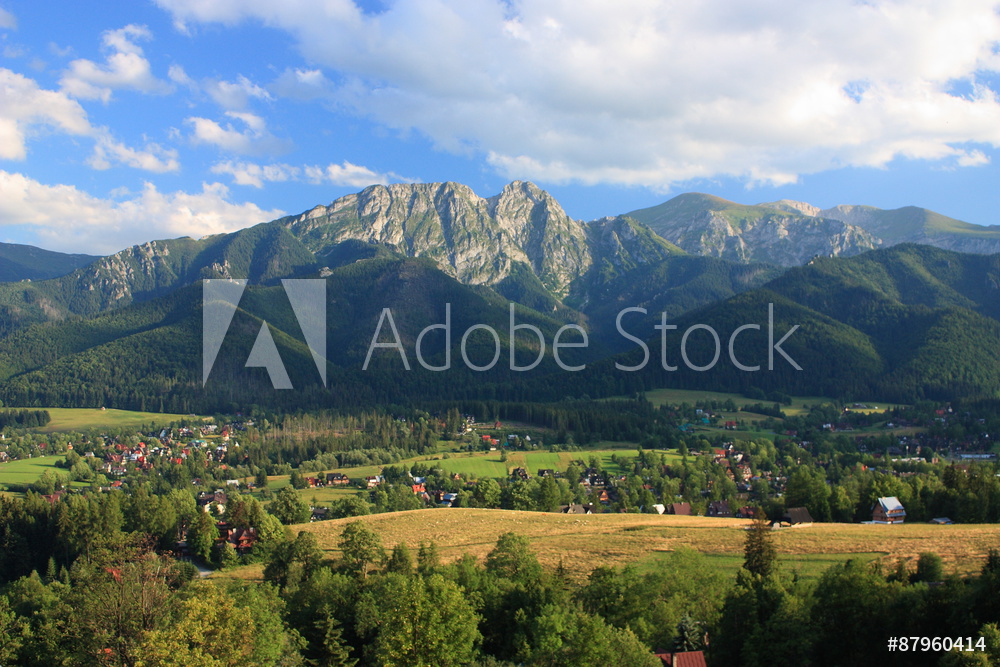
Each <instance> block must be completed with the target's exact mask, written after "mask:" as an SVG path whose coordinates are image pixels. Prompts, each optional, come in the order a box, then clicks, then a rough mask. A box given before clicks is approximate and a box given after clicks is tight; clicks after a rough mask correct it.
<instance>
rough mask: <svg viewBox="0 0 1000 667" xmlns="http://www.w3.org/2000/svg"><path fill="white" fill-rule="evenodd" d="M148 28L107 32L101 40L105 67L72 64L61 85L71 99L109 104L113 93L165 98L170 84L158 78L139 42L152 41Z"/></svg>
mask: <svg viewBox="0 0 1000 667" xmlns="http://www.w3.org/2000/svg"><path fill="white" fill-rule="evenodd" d="M152 36H153V35H152V33H150V31H149V29H148V28H146V27H145V26H140V25H127V26H125V27H124V28H120V29H118V30H108V31H107V32H105V33H104V34H103V35H102V37H101V43H102V47H103V49H104V50H105V51H107V52H108V55H107V58H106V61H105V62H104V63H96V62H94V61H92V60H87V59H85V58H80V59H78V60H74V61H72V62H71V63H70V64H69V67H68V69H67V70H66V71H65V72H63V75H62V79H61V81H60V84H61V85H62V89H63V90H64V91H66V92H67V93H68V94H69V95H72V96H73V97H76V98H79V99H99V100H101V101H103V102H108V101H109V100H110V99H111V94H112V91H114V90H118V89H130V90H138V91H140V92H143V93H151V94H165V93H169V92H170V91H171V90H172V89H171V86H170V84H168V83H167V82H165V81H161V80H160V79H158V78H156V77H155V76H154V75H153V73H152V70H151V68H150V64H149V61H148V60H147V59H146V57H145V56H144V55H143V51H142V48H140V47H139V45H138V44H137V43H136V42H138V41H139V40H148V39H152Z"/></svg>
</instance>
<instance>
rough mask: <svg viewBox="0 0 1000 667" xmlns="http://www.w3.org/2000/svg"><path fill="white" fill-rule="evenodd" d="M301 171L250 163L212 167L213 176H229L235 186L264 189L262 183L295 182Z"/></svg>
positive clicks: (225, 163)
mask: <svg viewBox="0 0 1000 667" xmlns="http://www.w3.org/2000/svg"><path fill="white" fill-rule="evenodd" d="M301 171H302V170H301V169H299V168H298V167H293V166H291V165H287V164H264V165H262V164H254V163H252V162H233V161H226V162H219V163H218V164H215V165H213V166H212V173H213V174H229V175H230V176H232V177H233V182H234V183H236V184H237V185H250V186H253V187H255V188H262V187H264V183H275V182H284V181H293V180H296V179H297V178H298V176H299V174H300V173H301Z"/></svg>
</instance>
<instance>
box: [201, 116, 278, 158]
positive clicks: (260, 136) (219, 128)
mask: <svg viewBox="0 0 1000 667" xmlns="http://www.w3.org/2000/svg"><path fill="white" fill-rule="evenodd" d="M226 116H227V117H229V118H231V119H233V120H235V121H238V123H237V125H236V126H234V125H233V123H228V122H227V123H226V124H225V125H222V124H220V123H218V122H216V121H214V120H212V119H210V118H202V117H199V116H193V117H191V118H188V119H187V120H186V121H185V122H186V123H188V124H189V125H191V126H192V127H193V133H192V135H191V140H192V141H194V143H196V144H208V145H211V146H215V147H217V148H219V149H221V150H223V151H226V152H229V153H236V154H238V155H257V154H273V153H280V152H283V151H285V150H287V149H288V148H289V144H288V142H286V141H283V140H281V139H278V138H277V137H275V136H274V135H273V134H271V133H270V132H269V131H268V129H267V123H266V122H265V121H264V119H263V118H261V117H260V116H258V115H256V114H252V113H249V112H245V111H227V112H226Z"/></svg>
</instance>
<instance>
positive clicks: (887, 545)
mask: <svg viewBox="0 0 1000 667" xmlns="http://www.w3.org/2000/svg"><path fill="white" fill-rule="evenodd" d="M351 520H352V519H339V520H335V521H322V522H317V523H311V524H304V525H301V526H294V527H293V530H294V531H299V530H305V531H308V532H311V533H314V534H315V535H316V537H317V538H318V540H319V543H320V545H321V546H322V548H323V549H324V551H325V552H326V553H327V555H328V557H337V556H339V551H338V549H337V541H338V539H339V537H340V533H341V531H342V530H343V526H344V524H345V523H347V522H348V521H351ZM353 520H357V519H353ZM360 520H363V521H365V522H366V523H368V524H369V525H370V526H371V528H372V529H373V530H375V531H376V532H378V533H379V535H381V537H382V541H383V543H384V544H385V545H386V546H387V547H392V546H393V545H395V544H397V543H399V542H405V543H406V544H407V545H408V546H409V547H411V548H413V549H416V548H417V547H418V546H419V544H420V542H421V541H424V542H429V541H432V540H433V541H435V542H437V544H438V547H439V550H440V552H441V557H442V560H443V561H445V562H447V561H450V560H453V559H455V558H458V557H459V556H461V555H462V554H463V553H470V554H472V555H473V556H475V557H476V558H479V559H482V558H484V557H485V556H486V554H487V553H488V552H489V551H490V550H491V549H492V548H493V547H494V545H495V544H496V540H497V537H499V535H501V534H502V533H506V532H509V531H513V532H517V533H521V534H523V535H526V536H528V537H529V538H530V539H531V542H532V545H533V547H534V550H535V553H536V554H537V555H538V558H539V560H540V561H541V562H542V563H543V564H544V565H547V566H550V567H555V566H557V565H558V564H559V562H560V561H562V563H563V566H564V567H565V568H566V569H567V570H569V571H570V572H571V573H572V574H573V575H574V576H576V577H581V578H582V577H584V576H586V575H587V574H589V573H590V571H591V570H593V569H594V567H596V566H598V565H618V566H620V565H625V564H627V563H636V564H638V566H639V567H641V568H648V567H656V563H657V562H658V560H659V559H662V558H663V557H664V555H665V554H667V553H669V552H671V551H675V550H677V549H680V548H690V549H694V550H695V551H698V552H701V553H703V554H705V555H707V556H709V557H710V562H712V563H714V564H715V565H716V566H718V567H719V568H721V569H724V570H726V571H733V572H735V570H736V569H738V568H739V567H740V565H741V564H742V558H743V544H744V535H745V532H744V530H743V529H744V527H745V526H746V525H747V524H748V523H749V522H748V521H746V520H743V519H716V518H708V517H687V516H658V515H647V514H597V515H565V514H557V513H542V512H516V511H511V510H484V509H427V510H413V511H409V512H395V513H389V514H375V515H371V516H366V517H361V519H360ZM774 541H775V546H776V547H777V549H778V553H779V558H780V560H781V562H782V563H783V565H784V566H785V567H786V568H787V569H789V570H790V571H798V572H799V573H800V576H803V577H806V578H812V577H815V576H818V575H819V574H820V573H822V571H823V570H825V569H826V568H827V567H829V566H830V565H831V564H833V563H837V562H844V561H846V560H848V559H850V558H860V559H862V560H865V561H871V560H875V559H881V560H882V561H883V562H884V563H885V564H886V565H887V566H888V567H892V566H894V565H895V563H896V561H897V560H898V559H905V560H907V561H914V562H915V560H916V559H917V557H918V556H919V554H920V553H921V552H924V551H933V552H935V553H937V554H938V555H940V556H941V557H942V559H943V560H944V562H945V569H946V571H954V572H959V573H969V572H974V571H978V570H979V569H980V568H981V566H982V564H983V562H984V560H985V558H986V554H987V552H988V551H989V549H991V548H997V547H1000V525H992V524H990V525H972V524H965V525H952V526H936V525H931V524H903V525H896V526H888V525H863V524H819V523H817V524H813V525H812V526H806V527H802V528H790V529H784V530H780V531H777V532H775V533H774ZM911 567H912V563H911Z"/></svg>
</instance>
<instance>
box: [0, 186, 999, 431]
mask: <svg viewBox="0 0 1000 667" xmlns="http://www.w3.org/2000/svg"><path fill="white" fill-rule="evenodd" d="M915 243H921V244H923V245H915ZM930 245H936V246H938V248H932V247H928V246H930ZM26 248H27V247H24V246H3V247H0V277H2V278H5V279H6V282H3V283H0V382H2V386H0V398H2V399H3V400H4V401H5V402H7V403H8V404H22V405H115V406H117V407H142V408H146V409H170V410H176V411H184V412H188V411H192V410H194V409H221V408H222V407H226V408H237V407H240V406H243V405H246V404H248V403H251V402H263V403H265V404H269V405H275V404H278V403H281V404H290V405H300V404H303V403H306V404H308V403H309V402H314V403H319V404H327V405H329V404H331V403H334V404H336V403H338V402H339V403H345V402H350V403H358V404H374V403H386V402H402V401H406V400H413V399H414V397H420V398H421V399H422V400H433V399H443V398H449V399H454V398H463V399H476V400H484V399H498V398H500V399H508V400H529V399H530V400H552V399H557V398H564V397H566V396H581V395H590V396H597V395H611V394H620V393H629V392H633V391H641V390H644V389H648V388H651V387H654V386H691V387H699V388H714V389H726V390H734V391H744V392H748V391H754V392H759V391H763V392H771V393H798V394H808V395H827V396H837V397H855V398H872V397H876V398H880V399H882V400H885V399H886V398H893V399H896V400H915V399H919V398H935V399H941V398H948V397H952V396H968V395H996V394H997V392H998V391H1000V350H998V348H997V345H996V340H997V338H998V336H1000V298H998V297H1000V255H996V254H987V253H997V252H1000V227H977V226H974V225H969V224H967V223H962V222H960V221H957V220H953V219H950V218H946V217H944V216H941V215H939V214H936V213H933V212H931V211H926V210H924V209H917V208H912V207H911V208H904V209H897V210H894V211H883V210H880V209H874V208H870V207H858V206H840V207H835V208H833V209H826V210H819V209H816V208H815V207H811V206H810V205H808V204H804V203H801V202H790V201H781V202H772V203H767V204H760V205H756V206H743V205H739V204H735V203H733V202H728V201H726V200H722V199H719V198H716V197H711V196H709V195H701V194H693V193H692V194H685V195H680V196H678V197H675V198H674V199H671V200H670V201H668V202H666V203H664V204H661V205H659V206H656V207H652V208H648V209H641V210H637V211H632V212H631V213H628V214H625V215H618V216H611V217H607V218H603V219H600V220H596V221H593V222H589V223H584V222H580V221H577V220H574V219H572V218H571V217H569V216H568V215H567V214H566V213H565V211H564V210H563V209H562V207H561V206H560V205H559V203H558V202H557V201H556V200H555V199H554V198H553V197H552V196H551V195H549V194H548V193H546V192H545V191H543V190H541V189H539V188H538V187H537V186H535V185H533V184H531V183H525V182H514V183H511V184H509V185H508V186H506V187H505V188H504V189H503V191H502V192H501V193H499V194H498V195H496V196H494V197H490V198H481V197H479V196H477V195H476V194H475V193H474V192H473V191H472V190H471V189H470V188H468V187H466V186H464V185H461V184H456V183H437V184H408V185H404V184H396V185H389V186H372V187H369V188H366V189H365V190H363V191H361V192H359V193H356V194H353V195H348V196H346V197H342V198H340V199H338V200H336V201H334V202H332V203H331V204H330V205H328V206H317V207H315V208H313V209H310V210H309V211H306V212H304V213H302V214H299V215H295V216H288V217H285V218H281V219H278V220H275V221H271V222H268V223H262V224H259V225H256V226H253V227H249V228H246V229H243V230H239V231H237V232H234V233H231V234H220V235H216V236H211V237H206V238H203V239H198V240H195V239H190V238H182V239H172V240H156V241H150V242H147V243H144V244H142V245H138V246H133V247H131V248H127V249H125V250H123V251H121V252H119V253H116V254H114V255H111V256H108V257H103V258H96V259H95V258H90V257H86V256H79V255H60V254H58V253H49V254H48V255H45V258H44V259H43V260H41V261H37V262H33V261H30V260H24V259H23V258H25V257H29V256H30V253H31V252H37V253H45V252H46V251H40V250H38V249H30V250H27V249H26ZM941 248H945V249H941ZM955 249H958V250H961V251H963V252H955V251H954V250H955ZM973 252H975V253H981V254H970V253H973ZM8 258H10V262H9V263H6V264H5V263H4V262H5V261H6V260H7V259H8ZM36 264H41V265H44V266H45V267H47V268H46V270H47V271H48V272H49V273H48V274H45V273H41V274H39V273H37V268H34V266H33V265H36ZM8 269H9V270H8ZM29 270H34V271H36V273H34V274H32V275H27V272H28V271H29ZM59 274H61V275H59ZM319 277H321V278H325V279H326V281H327V299H328V303H327V313H328V318H327V319H328V321H327V333H328V349H327V355H326V356H327V362H328V365H329V373H328V375H329V376H330V378H331V385H335V386H337V387H338V388H339V391H336V392H331V391H330V390H327V389H324V388H322V387H321V386H319V382H318V374H317V372H316V369H315V367H314V366H313V362H312V358H311V355H310V353H309V350H308V349H307V348H306V346H305V343H304V340H303V336H302V332H301V331H300V330H299V326H298V323H297V320H296V318H295V316H294V314H293V313H292V309H291V308H290V306H289V302H288V300H287V298H286V297H285V296H284V292H283V290H282V288H281V280H282V279H285V278H319ZM204 278H246V279H248V282H249V284H250V288H249V289H248V290H247V291H246V293H245V295H244V297H243V300H242V301H241V303H240V308H239V310H238V312H237V316H236V317H235V318H234V320H233V324H232V326H231V327H230V330H229V334H228V335H227V337H226V342H225V344H224V345H223V349H222V352H221V353H220V355H219V361H218V363H217V364H216V367H215V368H214V369H213V371H212V373H213V375H212V379H211V380H210V382H209V384H208V385H207V386H206V387H204V388H203V387H202V386H201V383H200V369H201V365H200V352H201V310H200V305H201V304H200V299H201V288H200V285H199V282H200V281H201V280H202V279H204ZM15 280H16V281H17V282H14V281H15ZM510 302H513V303H516V304H518V306H517V314H516V317H517V321H518V322H519V323H528V324H531V325H532V326H535V327H537V328H538V331H539V332H541V334H542V335H543V336H544V338H545V340H546V341H548V342H549V347H548V348H547V350H546V354H545V355H544V357H543V362H542V363H541V364H540V365H539V366H538V368H537V369H536V370H535V371H533V372H532V373H518V372H515V371H511V370H509V369H508V368H506V366H507V364H506V361H505V362H504V363H501V364H498V366H497V367H496V368H494V369H493V370H492V371H490V372H488V373H477V372H474V371H471V370H470V369H469V368H468V367H464V368H462V367H459V368H456V370H455V372H453V373H450V374H446V375H440V374H435V373H433V372H424V371H423V369H421V368H417V369H415V372H413V373H401V372H400V363H399V361H400V360H399V359H398V358H397V357H396V356H394V355H396V353H395V352H380V353H379V354H377V355H376V359H375V361H374V363H373V364H372V367H371V368H370V369H369V370H368V371H361V370H360V367H361V366H362V364H363V362H364V361H365V358H366V356H367V353H368V352H370V344H371V342H372V335H373V333H374V331H375V328H376V324H377V322H378V320H379V317H380V314H381V313H383V309H384V308H390V309H392V313H393V316H394V321H395V322H394V323H395V324H396V325H398V329H399V336H400V339H401V342H402V344H403V348H404V350H410V351H411V354H412V353H413V350H414V345H415V343H416V340H417V336H418V334H419V333H420V331H421V330H422V329H423V328H424V327H427V326H429V325H432V324H440V323H442V322H444V321H445V306H444V304H446V303H447V304H451V306H450V313H451V317H452V325H453V329H454V333H453V335H452V336H451V340H450V343H451V353H452V354H451V356H452V358H456V357H457V356H458V354H459V353H460V352H461V349H459V348H460V347H463V348H464V347H467V348H468V350H467V351H468V352H469V354H470V355H471V356H472V357H473V358H475V359H480V360H481V359H486V360H488V359H489V358H490V356H491V350H492V349H493V343H492V342H491V341H490V340H489V339H488V338H487V337H484V336H472V337H470V338H469V339H468V341H464V342H462V343H461V345H460V343H459V340H460V339H462V332H464V331H466V330H467V329H468V328H469V327H471V326H473V325H475V324H487V325H489V326H491V327H493V328H494V329H495V330H496V331H497V332H498V338H499V339H500V342H501V349H502V350H503V351H504V353H503V357H504V359H506V354H507V353H506V350H507V346H508V343H510V340H509V336H508V332H507V329H508V325H509V321H508V320H509V317H510V315H509V313H508V309H507V308H508V303H510ZM768 304H774V306H773V308H774V313H775V315H774V318H775V322H776V323H777V324H779V325H781V326H784V327H785V329H786V330H787V329H789V328H791V327H792V326H794V325H795V324H798V326H799V330H798V333H797V334H795V336H793V337H791V338H790V339H789V341H788V343H787V344H786V345H785V349H786V350H788V353H789V354H790V355H791V356H792V357H793V358H795V359H796V360H800V361H799V363H800V364H802V366H803V368H807V369H808V371H807V372H799V371H795V370H794V368H792V366H790V365H788V364H785V365H781V364H780V363H779V365H778V366H779V367H778V368H777V369H776V370H774V371H772V372H768V373H747V372H744V371H740V370H739V369H737V368H736V367H735V366H733V365H732V364H725V363H724V364H721V365H719V366H718V367H717V368H713V369H712V371H709V372H696V371H690V370H687V369H682V370H680V371H679V372H666V371H662V370H658V369H659V364H658V363H657V361H658V356H659V349H658V348H659V344H660V339H659V338H658V337H657V336H654V334H656V330H654V329H653V326H654V325H655V324H657V323H658V322H660V318H661V317H667V318H669V319H670V321H671V322H673V323H676V324H677V325H678V326H680V327H681V328H680V331H682V332H683V331H684V330H685V327H689V326H692V325H695V324H709V325H711V326H713V327H715V328H716V330H717V331H719V332H720V334H722V335H723V336H725V335H726V333H725V332H731V331H733V330H734V329H735V328H736V327H738V326H740V324H742V323H758V324H766V323H767V314H768ZM629 307H636V308H643V309H645V310H646V313H644V314H643V313H641V312H639V311H632V312H631V313H630V314H629V319H628V320H627V322H628V328H629V331H632V332H634V335H635V336H636V337H637V338H639V339H650V347H651V349H652V350H653V354H652V356H653V363H651V364H649V365H648V366H649V367H648V368H646V369H644V370H643V371H642V372H635V373H629V372H622V371H620V370H617V369H616V368H615V366H614V364H615V363H616V362H618V363H621V364H623V365H629V366H632V365H636V361H635V359H636V355H637V354H639V351H638V349H637V346H636V345H635V344H633V343H632V342H631V341H633V340H634V339H630V338H626V337H624V336H623V335H621V333H620V332H619V331H618V322H617V320H616V318H617V315H618V313H619V312H621V311H622V309H624V308H629ZM661 313H664V314H665V315H661ZM264 321H266V322H267V323H268V326H269V328H270V330H271V333H272V336H273V339H274V341H275V344H276V345H277V346H278V349H279V350H280V352H281V355H282V358H283V360H284V361H285V363H286V366H288V368H289V373H290V375H291V376H292V377H293V380H294V381H295V385H296V387H299V389H298V390H297V391H295V392H285V393H283V394H282V393H281V392H273V391H272V390H270V387H269V382H268V378H267V376H266V374H265V373H264V369H256V368H251V369H247V368H244V363H243V362H244V361H245V360H246V359H247V357H248V355H249V353H250V349H251V347H253V344H254V341H255V340H256V336H257V333H258V331H259V330H260V328H261V325H262V322H264ZM566 324H573V325H577V326H579V327H581V328H582V329H584V330H585V331H586V332H587V334H588V341H587V343H588V344H587V346H586V347H585V348H581V349H574V350H567V351H565V352H563V354H564V356H565V358H567V359H571V360H573V363H574V364H587V370H586V371H585V372H581V373H577V374H574V375H572V376H567V375H566V373H564V372H560V371H559V368H558V367H557V365H556V363H555V360H554V359H553V357H552V352H551V341H552V340H553V339H554V337H555V335H556V333H557V332H558V331H559V330H560V328H561V327H563V326H564V325H566ZM383 334H385V332H384V331H383ZM573 335H578V334H573ZM678 337H679V334H678ZM765 339H766V335H765V333H764V328H762V329H761V330H750V331H747V332H745V333H744V334H742V335H741V338H740V346H739V347H738V350H739V353H740V354H742V355H743V358H744V359H746V360H747V361H745V363H746V364H750V363H751V362H753V363H759V362H761V361H765V362H766V361H767V359H766V358H765V357H761V354H763V353H764V352H767V350H768V349H769V348H768V345H767V342H766V340H765ZM381 340H383V341H384V340H386V336H385V335H383V336H382V338H381ZM725 342H726V341H725V340H723V341H722V347H721V351H722V354H723V356H725V351H726V349H725ZM672 344H673V345H674V347H673V349H672V351H671V354H673V357H674V358H675V361H676V357H677V354H678V352H677V344H678V342H677V341H676V340H675V341H673V343H672ZM513 347H514V349H515V356H516V358H517V359H518V360H519V361H518V363H520V364H522V365H523V364H526V363H529V362H530V360H531V359H533V358H534V357H535V356H537V353H538V343H537V342H536V341H535V339H534V338H533V335H532V334H525V333H521V334H520V335H519V336H517V337H516V339H515V340H514V341H513ZM445 348H446V339H445V337H444V336H443V335H438V334H437V333H436V332H434V333H431V334H430V335H428V336H427V337H426V339H425V340H424V350H425V351H429V352H427V355H428V357H429V358H430V359H432V360H437V361H436V362H434V363H437V364H438V365H440V364H441V363H442V362H443V361H445V360H446V359H447V358H448V357H447V355H446V350H445ZM688 350H689V351H690V352H691V355H692V357H695V358H699V359H710V358H711V356H712V349H711V346H710V345H709V339H707V338H706V337H705V336H693V337H692V338H691V341H690V346H689V348H688ZM477 355H478V356H477ZM699 355H701V356H699ZM772 356H773V355H772ZM525 360H527V361H525ZM629 360H631V361H629ZM754 360H756V361H754ZM411 361H413V360H412V359H411ZM779 361H780V360H779ZM477 363H480V362H477ZM456 366H461V364H456Z"/></svg>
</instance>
